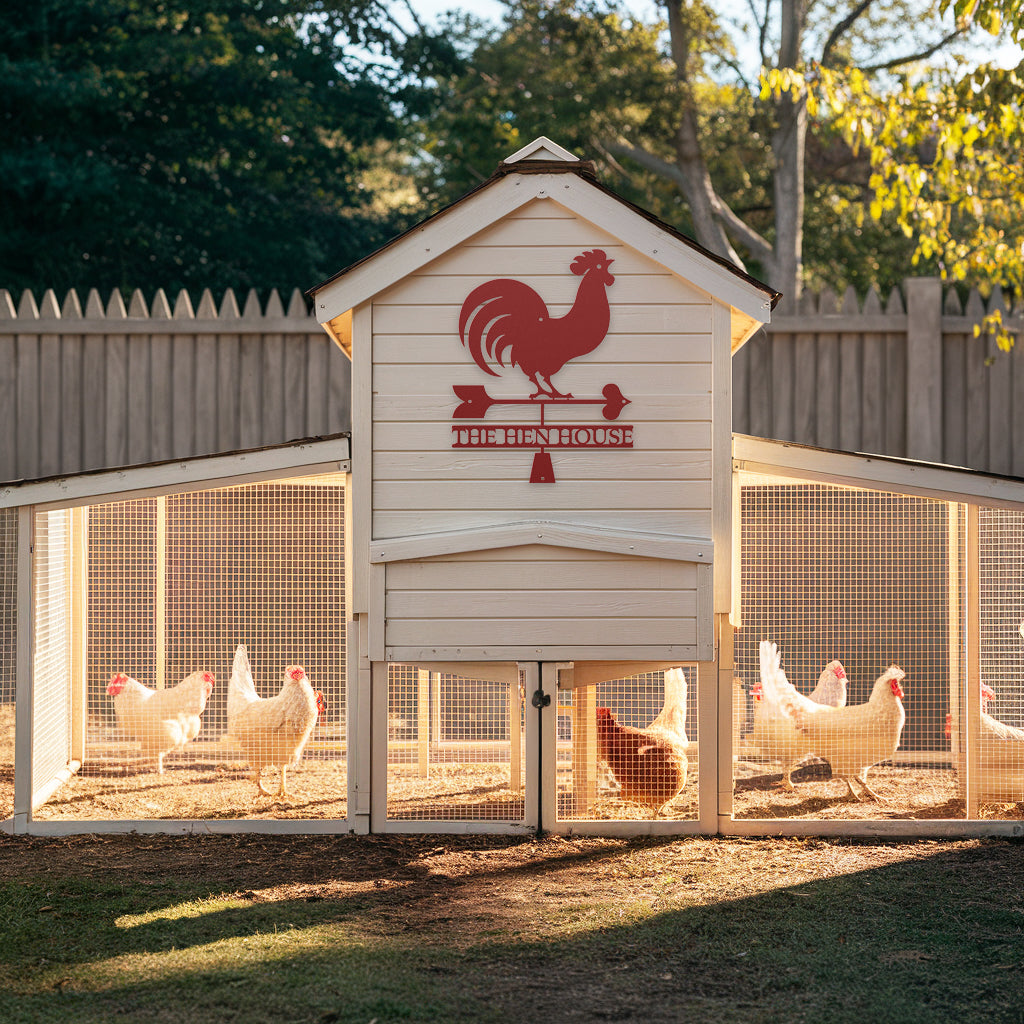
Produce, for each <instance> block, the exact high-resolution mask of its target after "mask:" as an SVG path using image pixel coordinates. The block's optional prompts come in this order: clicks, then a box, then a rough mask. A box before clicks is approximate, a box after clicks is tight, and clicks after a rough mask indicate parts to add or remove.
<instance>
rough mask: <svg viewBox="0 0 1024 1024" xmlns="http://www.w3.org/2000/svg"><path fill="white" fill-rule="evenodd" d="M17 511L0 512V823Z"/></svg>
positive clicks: (7, 807) (10, 795) (9, 809)
mask: <svg viewBox="0 0 1024 1024" xmlns="http://www.w3.org/2000/svg"><path fill="white" fill-rule="evenodd" d="M17 596H18V510H17V509H16V508H0V821H2V820H3V819H5V818H9V817H10V816H11V814H12V813H13V811H14V713H15V686H16V679H17V676H16V671H17V621H18V620H17Z"/></svg>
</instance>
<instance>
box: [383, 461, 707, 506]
mask: <svg viewBox="0 0 1024 1024" xmlns="http://www.w3.org/2000/svg"><path fill="white" fill-rule="evenodd" d="M498 454H501V455H504V454H505V453H504V452H502V453H498ZM518 454H520V455H526V456H529V452H520V453H518ZM555 454H557V453H554V454H553V456H552V458H553V460H554V461H557V460H556V459H555ZM555 473H556V475H557V473H558V467H557V465H556V466H555ZM373 506H374V508H375V509H379V510H380V511H388V510H390V509H407V508H409V507H410V506H411V507H412V508H418V509H423V510H425V511H427V510H431V509H437V510H440V511H444V510H447V509H456V508H460V507H461V508H464V509H482V510H488V511H490V510H498V509H502V510H515V511H516V512H525V511H528V510H542V509H594V508H601V509H638V510H642V509H701V510H710V508H711V484H710V481H707V480H692V481H691V480H687V481H679V480H672V481H665V482H662V483H659V482H654V481H650V480H641V481H631V482H630V483H629V485H628V486H618V487H611V486H609V485H608V483H606V482H605V481H591V480H581V481H573V483H572V485H571V486H569V485H565V486H559V485H558V484H557V483H555V484H531V483H530V482H529V480H527V479H523V480H522V481H521V482H516V481H508V480H496V481H493V482H492V483H491V484H490V486H488V487H486V488H467V486H466V482H465V481H463V480H436V481H425V482H423V483H389V482H387V481H383V482H381V481H375V482H374V485H373Z"/></svg>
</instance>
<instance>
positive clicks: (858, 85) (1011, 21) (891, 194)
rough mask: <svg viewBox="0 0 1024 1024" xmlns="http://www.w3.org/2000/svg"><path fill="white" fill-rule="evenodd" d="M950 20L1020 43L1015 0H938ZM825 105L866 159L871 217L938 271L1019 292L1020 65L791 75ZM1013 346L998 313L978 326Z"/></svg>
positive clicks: (1023, 69)
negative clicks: (872, 76) (893, 78)
mask: <svg viewBox="0 0 1024 1024" xmlns="http://www.w3.org/2000/svg"><path fill="white" fill-rule="evenodd" d="M951 6H955V13H956V15H957V17H958V18H959V19H960V23H961V25H964V26H966V25H967V24H969V23H970V22H972V21H973V22H975V23H977V24H979V25H980V26H981V27H982V28H984V29H985V30H986V31H988V32H989V33H991V34H992V35H1000V34H1002V35H1003V36H1005V37H1009V38H1010V39H1012V40H1014V41H1015V42H1016V43H1018V44H1021V43H1024V9H1022V8H1021V6H1020V4H1019V3H1017V2H1015V0H981V2H979V0H957V2H956V4H955V5H953V4H952V3H951V0H945V3H944V4H943V8H944V9H946V8H949V7H951ZM792 88H793V89H800V90H803V91H804V92H805V94H806V95H808V96H816V97H818V98H819V99H820V100H823V101H824V102H827V103H829V104H830V105H831V106H832V107H833V108H834V109H835V110H836V111H837V113H838V117H839V123H840V124H841V126H842V127H843V129H844V130H845V132H846V134H847V136H848V138H849V140H850V142H851V144H852V145H854V146H860V147H862V148H863V149H864V151H865V152H866V153H867V155H868V157H869V159H870V164H871V170H872V175H871V182H870V183H871V187H872V190H873V198H872V202H871V206H870V211H871V214H872V216H873V217H875V218H881V217H884V216H892V217H894V218H895V219H896V221H897V223H898V224H899V227H900V228H901V229H902V231H903V232H904V233H905V234H906V235H907V237H908V238H910V239H911V241H912V242H913V244H914V246H915V252H914V260H915V262H917V261H919V260H931V261H933V262H934V263H935V264H936V265H937V266H938V268H939V269H940V271H941V273H942V274H943V276H945V277H946V278H947V279H949V280H953V281H969V282H974V283H983V284H988V285H993V286H997V287H998V286H1002V287H1004V288H1007V289H1009V290H1012V291H1015V292H1016V293H1017V295H1018V296H1020V295H1021V294H1024V106H1022V102H1021V97H1022V96H1024V61H1021V62H1020V63H1019V64H1018V65H1017V66H1016V67H1011V68H1002V67H999V66H996V65H995V64H993V63H985V64H982V65H980V66H965V65H958V66H955V67H953V68H951V69H949V70H948V71H947V72H946V73H945V74H944V75H942V76H935V75H932V76H929V77H924V76H921V75H916V76H914V75H907V76H904V77H902V78H901V79H900V80H899V81H898V83H897V84H896V87H895V88H892V89H890V90H888V91H879V90H877V89H875V88H872V84H871V83H870V82H869V81H866V80H864V79H863V78H862V77H860V76H858V75H857V74H842V75H831V74H826V75H823V76H820V77H819V78H818V79H816V80H814V81H808V80H806V79H803V80H801V81H799V82H794V83H793V86H792ZM983 327H988V328H990V329H992V330H994V331H995V332H996V336H997V340H998V342H999V344H1000V346H1001V347H1003V348H1004V349H1006V348H1009V347H1010V346H1011V345H1012V343H1013V338H1012V336H1011V335H1010V334H1009V333H1008V332H1007V331H1006V330H1004V329H1003V325H1002V319H1001V316H1000V314H999V313H998V312H996V313H995V314H993V315H992V316H991V317H989V318H987V322H986V323H985V324H983V325H979V330H981V329H982V328H983Z"/></svg>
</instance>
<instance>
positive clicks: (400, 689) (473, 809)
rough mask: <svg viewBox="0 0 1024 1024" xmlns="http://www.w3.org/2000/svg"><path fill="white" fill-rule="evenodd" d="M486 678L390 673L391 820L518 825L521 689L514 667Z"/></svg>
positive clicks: (411, 670)
mask: <svg viewBox="0 0 1024 1024" xmlns="http://www.w3.org/2000/svg"><path fill="white" fill-rule="evenodd" d="M502 670H503V671H502ZM492 674H493V675H494V676H497V677H498V678H493V679H477V678H471V677H470V676H462V675H454V674H450V673H446V672H434V671H430V670H429V668H424V667H420V666H417V665H412V664H392V665H389V666H388V758H387V760H388V774H387V817H388V818H389V819H401V820H407V821H408V820H415V821H495V822H498V821H500V822H519V821H521V820H522V819H523V817H524V814H525V790H524V785H525V774H524V751H525V703H524V685H525V684H524V680H523V676H522V673H520V672H518V670H516V669H515V666H512V665H508V666H499V667H498V668H497V670H496V671H495V672H494V673H492ZM501 676H505V677H507V678H506V679H504V680H503V679H502V678H500V677H501ZM512 678H515V679H517V680H518V681H517V682H516V683H512V682H511V681H510V680H511V679H512Z"/></svg>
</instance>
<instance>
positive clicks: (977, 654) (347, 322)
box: [0, 138, 1024, 835]
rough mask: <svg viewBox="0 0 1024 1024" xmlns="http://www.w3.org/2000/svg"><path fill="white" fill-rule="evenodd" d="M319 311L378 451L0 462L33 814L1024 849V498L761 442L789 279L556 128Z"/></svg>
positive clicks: (353, 441) (22, 749)
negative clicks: (751, 263)
mask: <svg viewBox="0 0 1024 1024" xmlns="http://www.w3.org/2000/svg"><path fill="white" fill-rule="evenodd" d="M612 269H614V273H612ZM307 294H308V296H309V298H310V299H311V301H312V305H313V307H314V312H315V315H316V318H317V321H318V322H319V324H320V325H321V327H322V328H323V329H324V330H325V331H326V332H327V334H328V335H329V336H330V337H331V338H332V339H333V342H334V343H335V344H336V345H337V347H338V349H340V350H341V351H342V352H343V353H344V356H343V357H342V358H347V359H348V360H349V365H350V371H351V373H350V382H351V395H350V399H351V420H352V431H351V434H339V435H334V436H332V437H327V438H316V439H312V438H306V439H304V440H301V441H300V440H290V441H285V440H282V441H281V442H280V443H279V444H276V445H271V444H267V445H266V446H265V447H263V448H256V449H248V450H245V451H236V452H230V453H220V454H218V455H207V456H195V455H190V456H187V457H183V458H181V459H178V460H174V461H167V462H160V463H150V464H148V465H143V466H134V467H132V466H129V467H120V468H114V469H109V470H103V471H100V470H97V471H95V472H91V473H81V474H79V475H77V476H72V477H67V478H43V479H36V480H22V481H16V482H14V483H11V484H7V485H0V631H2V633H3V636H2V641H3V643H2V648H0V821H2V822H3V827H4V828H5V829H7V830H8V831H13V832H33V833H37V834H66V833H71V832H80V831H102V830H114V831H129V830H138V831H234V832H241V831H247V830H249V831H261V832H343V831H344V832H353V833H357V834H365V833H368V832H381V833H384V832H397V833H414V832H420V833H422V832H505V833H531V832H536V831H538V830H541V831H554V832H560V833H563V834H568V833H588V834H594V835H635V834H650V835H665V834H673V833H690V834H695V833H715V832H719V833H729V834H735V835H762V834H792V835H798V834H804V835H808V834H815V833H821V834H833V835H841V834H850V835H853V834H869V835H908V834H918V835H950V834H960V833H964V834H967V833H969V834H975V835H977V834H985V833H992V834H1024V626H1022V620H1024V573H1022V572H1021V565H1022V563H1024V481H1021V480H1014V479H1008V478H997V477H990V476H983V475H981V474H977V473H971V472H968V471H965V470H956V469H953V468H950V467H943V466H936V465H930V464H927V463H921V462H912V461H909V460H901V459H894V458H883V457H880V456H874V455H855V454H851V453H841V452H835V451H827V450H824V449H817V448H804V447H801V446H796V445H790V444H785V443H782V442H777V441H769V440H766V439H759V438H753V437H746V436H743V435H735V434H733V432H732V428H731V422H732V421H731V413H732V393H731V388H732V383H731V382H732V363H731V360H732V355H733V354H734V353H735V352H736V351H738V349H739V348H740V347H741V346H743V345H744V344H746V342H747V341H748V340H749V339H750V338H752V337H753V336H754V334H755V332H756V331H758V330H759V329H760V328H761V326H762V325H764V324H765V323H767V322H768V321H769V320H770V319H771V316H772V310H773V308H774V306H775V304H776V302H777V301H778V299H779V298H780V296H779V295H778V293H777V292H775V291H774V290H773V289H771V288H769V287H768V286H767V285H764V284H762V283H760V282H758V281H756V280H754V279H753V278H751V277H749V276H748V275H746V274H745V273H742V272H739V271H737V270H736V268H735V267H732V266H731V265H729V264H727V263H725V262H724V261H722V260H720V259H718V258H717V257H715V256H713V255H712V254H710V253H708V252H707V251H706V250H703V249H702V248H701V247H700V246H698V245H697V244H696V243H694V242H693V241H692V240H690V239H687V238H685V237H684V236H682V235H680V234H679V233H678V232H675V231H674V230H673V229H672V228H671V227H669V226H668V225H665V224H662V223H660V222H658V221H656V220H655V219H654V218H652V217H651V216H650V215H648V214H646V213H644V211H641V210H638V209H637V208H636V207H634V206H632V205H631V204H629V203H627V202H625V201H623V200H621V199H620V198H619V197H616V196H615V195H614V193H612V192H611V191H610V190H608V189H606V188H604V187H603V186H600V185H599V184H598V183H597V182H596V179H595V175H594V169H593V167H592V165H590V164H589V163H587V162H586V161H581V160H579V159H577V158H576V157H575V156H574V155H573V154H572V153H570V152H568V151H567V150H565V149H563V148H562V147H559V146H557V145H556V144H554V143H552V142H551V141H550V140H548V139H545V138H540V139H537V140H535V141H534V142H533V143H531V144H529V145H528V146H526V147H524V148H523V149H522V150H520V151H519V152H518V153H516V154H513V155H512V156H511V157H508V158H507V159H506V160H505V161H503V163H502V166H501V167H499V169H498V171H497V172H496V173H495V175H494V176H493V177H492V178H491V179H488V181H486V182H484V183H483V184H482V185H481V186H480V187H479V188H477V189H475V190H473V192H471V193H470V194H469V195H467V196H466V197H464V198H463V199H462V200H459V201H458V202H457V203H455V204H453V206H451V207H449V208H448V209H447V210H445V211H441V212H440V213H439V214H438V215H437V216H436V217H433V218H431V219H430V220H428V221H426V222H424V223H423V224H421V225H418V226H416V228H414V229H413V230H411V231H409V232H406V233H405V234H404V235H402V236H399V237H398V238H397V239H394V240H392V242H390V243H388V245H387V246H385V247H384V248H383V249H381V250H380V251H379V252H378V253H376V254H373V255H372V256H370V257H368V258H367V259H366V260H363V261H360V262H359V263H357V264H354V265H353V266H352V267H349V268H347V269H346V270H343V271H341V272H340V273H339V274H337V275H335V276H334V277H333V278H331V279H329V280H328V281H325V282H323V283H322V284H321V285H318V286H316V287H315V288H313V289H311V290H310V291H309V293H307ZM542 296H543V298H542ZM53 326H54V325H53V324H49V325H48V326H47V327H46V329H47V330H49V329H51V328H53ZM58 326H59V325H58ZM122 326H124V325H122ZM186 326H187V332H185V327H186ZM165 327H166V328H168V329H170V328H172V327H173V328H174V329H176V330H177V331H178V333H179V334H182V336H183V337H186V336H187V334H191V332H193V331H194V330H195V329H196V324H195V323H193V322H191V321H189V322H188V324H187V325H186V324H185V321H184V320H182V321H181V323H172V322H171V321H168V323H167V324H165V325H162V326H161V327H160V330H161V331H163V330H164V328H165ZM261 329H262V328H261ZM267 329H268V330H269V329H271V328H267ZM908 331H909V327H908ZM183 332H184V333H183ZM69 344H70V343H69ZM186 348H187V345H185V344H183V346H182V349H183V350H185V349H186ZM175 351H177V349H176V350H175ZM332 354H333V355H339V353H337V352H335V353H332ZM296 358H298V357H296ZM844 358H845V357H844ZM289 365H292V364H289ZM293 370H295V371H296V372H294V373H293V374H292V376H293V378H297V377H301V376H302V373H303V372H305V373H307V375H308V374H310V373H315V370H314V369H312V368H311V367H306V368H305V369H304V370H303V369H302V368H300V367H299V364H298V363H295V364H294V366H293ZM120 372H121V370H120V369H118V368H117V367H115V368H114V370H113V371H112V373H113V374H114V376H115V377H117V375H118V374H119V373H120ZM482 375H486V376H482ZM556 377H557V383H556V382H555V380H554V379H553V378H556ZM307 379H308V377H307ZM221 383H222V382H220V381H218V382H217V388H218V390H217V393H218V394H220V393H221V390H222V389H221V387H220V385H221ZM223 383H224V384H225V385H226V384H228V383H231V382H223ZM244 383H245V382H244V381H243V385H244ZM485 384H486V387H485ZM224 393H226V388H225V389H224ZM243 398H245V402H242V403H241V405H244V406H245V410H246V414H247V416H249V417H250V418H251V419H253V420H254V425H259V424H258V422H257V421H258V420H259V416H258V410H257V407H258V403H259V398H258V396H253V395H252V394H251V393H245V394H243ZM250 399H251V401H250ZM300 404H301V403H300ZM824 404H825V405H827V403H824ZM301 411H302V410H301V409H296V410H295V412H296V413H297V416H296V417H295V422H298V421H299V419H300V418H301ZM627 420H628V422H626V421H627ZM175 436H176V434H175ZM260 436H264V435H260Z"/></svg>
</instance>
